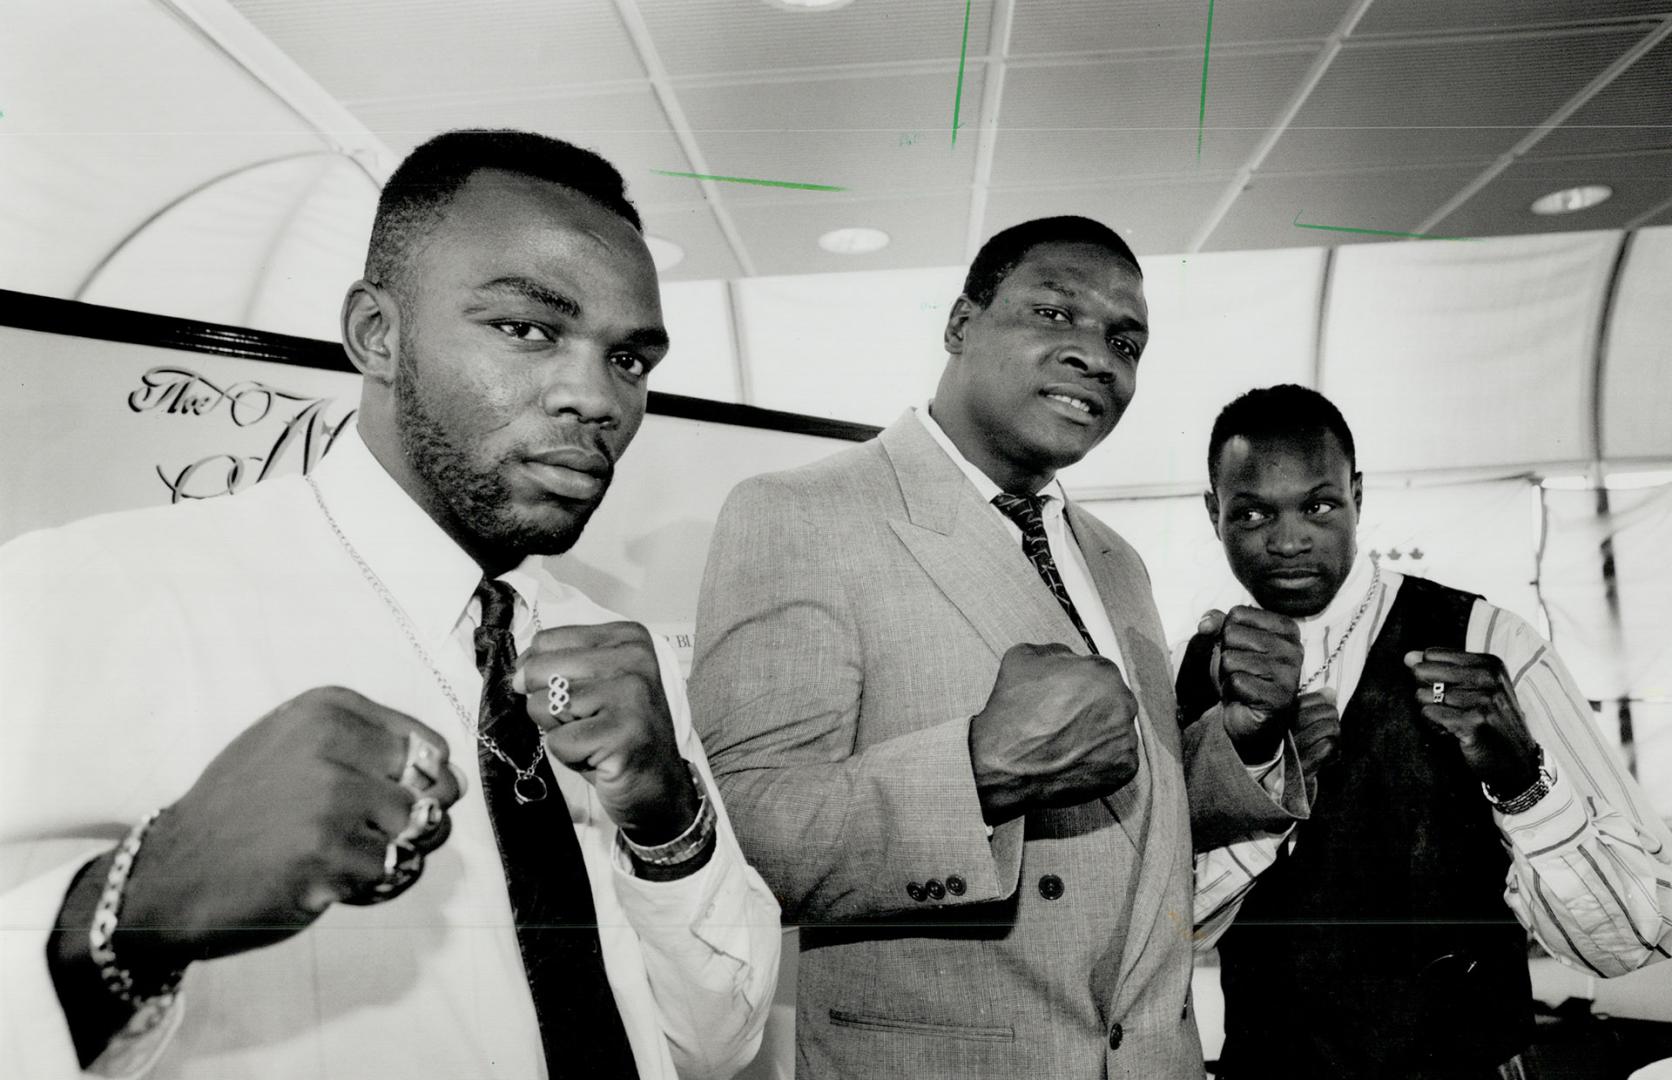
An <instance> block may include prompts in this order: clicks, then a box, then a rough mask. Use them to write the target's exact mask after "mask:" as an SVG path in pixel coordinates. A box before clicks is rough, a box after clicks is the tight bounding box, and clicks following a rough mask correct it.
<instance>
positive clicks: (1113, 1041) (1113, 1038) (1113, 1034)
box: [1109, 1024, 1126, 1050]
mask: <svg viewBox="0 0 1672 1080" xmlns="http://www.w3.org/2000/svg"><path fill="white" fill-rule="evenodd" d="M1124 1038H1126V1032H1125V1031H1124V1030H1122V1029H1121V1026H1120V1025H1119V1024H1116V1025H1114V1026H1113V1027H1111V1028H1110V1029H1109V1049H1111V1050H1119V1049H1120V1042H1121V1040H1122V1039H1124Z"/></svg>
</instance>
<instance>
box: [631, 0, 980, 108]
mask: <svg viewBox="0 0 1672 1080" xmlns="http://www.w3.org/2000/svg"><path fill="white" fill-rule="evenodd" d="M637 3H638V7H639V10H640V11H641V12H643V13H644V21H645V25H647V26H648V27H649V28H650V33H651V36H652V37H653V38H654V39H655V41H656V50H657V52H658V53H659V54H660V55H661V58H662V62H663V64H664V65H666V67H667V69H668V73H669V74H671V75H673V76H674V77H675V78H678V77H680V76H685V75H712V74H718V73H726V72H756V71H779V70H785V69H790V68H819V67H832V66H837V65H850V64H886V63H891V62H892V63H921V62H923V61H935V60H943V61H951V62H952V63H953V64H956V63H957V61H958V56H959V53H960V51H961V50H962V49H963V43H964V9H965V5H964V4H963V3H960V2H959V0H854V2H853V3H850V4H847V5H846V6H843V7H839V8H835V9H833V10H829V11H814V10H807V11H792V10H786V9H785V8H782V7H779V6H777V5H775V4H769V3H767V2H766V0H637ZM991 14H992V0H982V2H981V3H976V4H972V5H970V24H969V55H971V56H974V55H975V54H977V53H984V52H986V51H987V37H988V32H989V30H988V21H989V19H990V17H991ZM947 92H948V94H950V93H951V83H950V82H948V86H947Z"/></svg>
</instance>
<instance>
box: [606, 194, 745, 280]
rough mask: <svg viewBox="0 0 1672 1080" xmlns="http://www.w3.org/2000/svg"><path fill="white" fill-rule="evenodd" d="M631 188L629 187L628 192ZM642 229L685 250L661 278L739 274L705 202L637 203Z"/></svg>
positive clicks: (679, 278)
mask: <svg viewBox="0 0 1672 1080" xmlns="http://www.w3.org/2000/svg"><path fill="white" fill-rule="evenodd" d="M630 193H631V189H629V194H630ZM639 216H640V217H642V218H643V219H644V231H645V232H647V233H649V234H650V235H652V236H660V237H661V238H663V239H664V240H671V241H673V242H674V243H676V244H678V245H679V246H680V247H681V248H683V249H684V250H685V258H684V259H682V260H681V261H680V262H679V264H678V265H676V266H674V267H673V268H672V269H669V270H663V271H661V272H659V273H658V275H657V276H658V277H659V278H661V279H662V280H663V281H696V280H701V279H704V278H733V277H741V276H742V270H741V269H740V268H739V267H738V265H737V259H736V257H735V256H733V254H732V250H731V245H730V244H728V243H726V237H725V234H724V233H722V232H721V231H720V225H719V223H718V222H716V221H715V220H714V212H713V211H712V210H710V209H709V208H708V204H707V203H686V204H684V205H682V206H672V205H668V206H648V207H647V206H642V205H641V206H640V207H639Z"/></svg>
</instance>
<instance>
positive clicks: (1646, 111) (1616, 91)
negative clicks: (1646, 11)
mask: <svg viewBox="0 0 1672 1080" xmlns="http://www.w3.org/2000/svg"><path fill="white" fill-rule="evenodd" d="M1659 148H1672V38H1668V39H1667V40H1665V41H1662V42H1661V43H1660V44H1659V45H1656V46H1655V47H1654V48H1653V49H1650V50H1649V52H1648V53H1647V54H1646V55H1644V56H1643V57H1642V58H1641V59H1640V60H1638V61H1637V63H1635V64H1633V65H1632V66H1631V67H1630V68H1628V69H1627V70H1626V71H1625V73H1624V74H1622V75H1621V76H1620V77H1619V78H1617V79H1615V80H1614V81H1613V82H1611V83H1609V84H1608V85H1607V86H1606V87H1604V88H1603V90H1602V92H1601V93H1599V94H1597V96H1596V97H1594V98H1592V99H1591V100H1590V101H1588V102H1586V103H1585V104H1584V105H1583V106H1581V107H1580V109H1579V111H1578V112H1576V113H1574V114H1573V116H1571V117H1570V118H1569V119H1568V121H1567V122H1566V123H1565V124H1563V125H1562V126H1561V127H1560V128H1558V129H1556V130H1555V131H1552V132H1551V133H1550V134H1548V135H1546V136H1545V137H1544V138H1543V139H1541V140H1540V141H1539V143H1538V145H1537V146H1535V147H1533V149H1532V151H1531V152H1530V153H1529V155H1528V156H1529V157H1561V156H1565V155H1571V154H1583V153H1598V152H1602V151H1610V150H1645V149H1659Z"/></svg>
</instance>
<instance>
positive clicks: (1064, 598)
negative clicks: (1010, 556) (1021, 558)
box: [993, 491, 1097, 655]
mask: <svg viewBox="0 0 1672 1080" xmlns="http://www.w3.org/2000/svg"><path fill="white" fill-rule="evenodd" d="M993 505H994V506H996V507H998V508H999V509H1000V510H1001V511H1003V513H1004V516H1005V517H1007V518H1009V519H1010V520H1011V521H1014V522H1015V523H1016V527H1017V528H1019V529H1021V530H1022V551H1023V552H1024V553H1025V554H1026V555H1027V557H1028V561H1029V562H1031V563H1033V568H1034V569H1035V570H1037V571H1039V578H1040V580H1041V581H1043V582H1045V587H1046V588H1047V589H1050V590H1051V595H1052V596H1054V597H1056V598H1057V603H1059V604H1061V605H1062V610H1063V611H1064V612H1066V613H1067V615H1068V620H1069V621H1070V622H1072V623H1073V624H1074V629H1076V630H1078V631H1080V637H1081V638H1082V639H1084V641H1085V643H1086V648H1088V649H1090V650H1091V651H1092V654H1093V655H1096V654H1097V642H1095V641H1093V640H1092V639H1091V633H1090V632H1089V631H1088V630H1087V629H1086V624H1085V623H1084V622H1082V621H1080V613H1079V612H1078V611H1076V610H1075V609H1074V601H1073V600H1072V599H1071V598H1070V597H1069V595H1068V586H1066V585H1064V584H1063V583H1062V575H1061V574H1059V573H1058V572H1057V562H1056V560H1055V559H1053V558H1051V542H1050V541H1049V540H1047V539H1046V537H1045V500H1044V499H1041V498H1040V497H1039V496H1037V495H1011V494H1010V493H1008V492H1004V491H1001V492H999V493H998V494H997V495H994V496H993Z"/></svg>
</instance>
